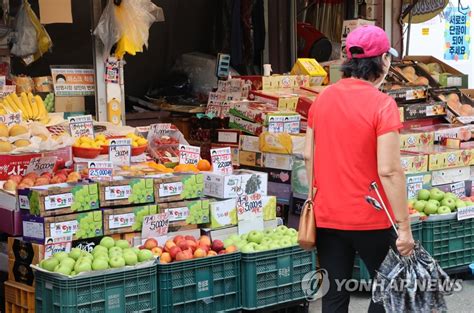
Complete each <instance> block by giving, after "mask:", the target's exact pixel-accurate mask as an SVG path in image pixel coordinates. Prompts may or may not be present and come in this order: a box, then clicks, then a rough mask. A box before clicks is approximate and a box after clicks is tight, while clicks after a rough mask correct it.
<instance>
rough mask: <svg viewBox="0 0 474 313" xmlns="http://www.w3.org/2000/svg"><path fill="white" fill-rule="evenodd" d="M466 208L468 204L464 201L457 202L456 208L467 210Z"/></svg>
mask: <svg viewBox="0 0 474 313" xmlns="http://www.w3.org/2000/svg"><path fill="white" fill-rule="evenodd" d="M465 207H466V203H464V201H462V200H457V201H456V208H457V209H459V208H465Z"/></svg>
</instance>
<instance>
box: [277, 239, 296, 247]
mask: <svg viewBox="0 0 474 313" xmlns="http://www.w3.org/2000/svg"><path fill="white" fill-rule="evenodd" d="M280 245H281V246H282V248H286V247H291V246H292V245H293V244H292V243H291V240H290V239H289V238H283V239H281V240H280Z"/></svg>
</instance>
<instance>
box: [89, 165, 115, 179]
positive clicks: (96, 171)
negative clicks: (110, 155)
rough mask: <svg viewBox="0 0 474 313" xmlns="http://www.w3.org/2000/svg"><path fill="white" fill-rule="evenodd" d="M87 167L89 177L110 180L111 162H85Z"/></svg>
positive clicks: (111, 172) (111, 173)
mask: <svg viewBox="0 0 474 313" xmlns="http://www.w3.org/2000/svg"><path fill="white" fill-rule="evenodd" d="M87 168H88V175H89V178H90V179H93V180H104V181H111V180H112V175H113V165H112V162H87Z"/></svg>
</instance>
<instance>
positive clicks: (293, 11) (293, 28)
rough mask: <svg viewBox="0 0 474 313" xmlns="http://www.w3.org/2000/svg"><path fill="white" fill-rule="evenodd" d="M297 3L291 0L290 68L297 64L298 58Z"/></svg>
mask: <svg viewBox="0 0 474 313" xmlns="http://www.w3.org/2000/svg"><path fill="white" fill-rule="evenodd" d="M296 22H297V17H296V1H293V0H290V49H291V51H290V58H291V64H290V68H291V67H292V66H293V64H295V63H296V58H297V42H296V41H297V35H296Z"/></svg>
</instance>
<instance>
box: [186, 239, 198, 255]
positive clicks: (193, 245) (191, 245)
mask: <svg viewBox="0 0 474 313" xmlns="http://www.w3.org/2000/svg"><path fill="white" fill-rule="evenodd" d="M186 243H187V244H188V246H189V248H191V250H193V252H194V251H195V250H196V248H197V244H196V242H195V241H193V240H186Z"/></svg>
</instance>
